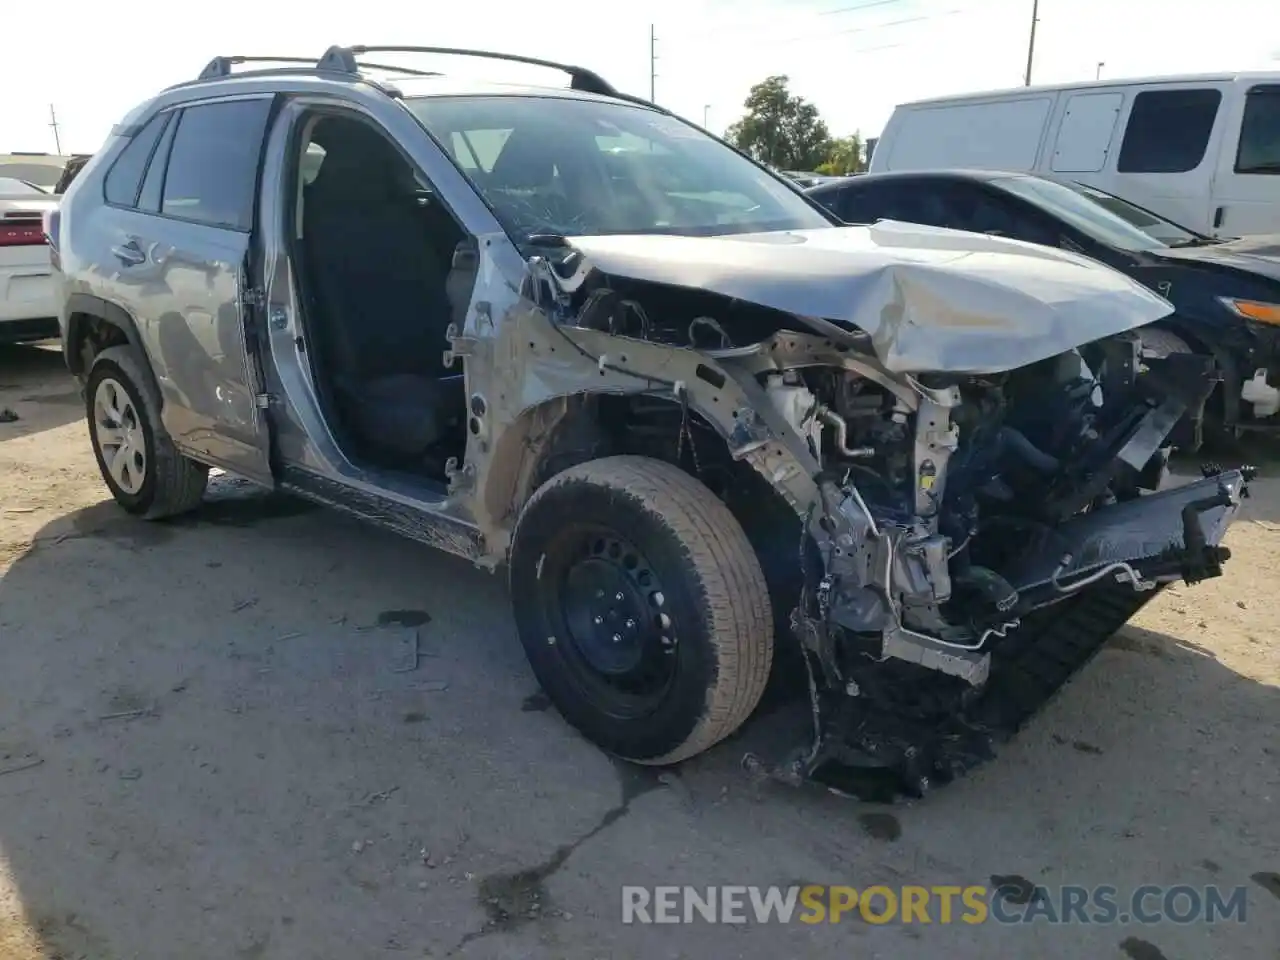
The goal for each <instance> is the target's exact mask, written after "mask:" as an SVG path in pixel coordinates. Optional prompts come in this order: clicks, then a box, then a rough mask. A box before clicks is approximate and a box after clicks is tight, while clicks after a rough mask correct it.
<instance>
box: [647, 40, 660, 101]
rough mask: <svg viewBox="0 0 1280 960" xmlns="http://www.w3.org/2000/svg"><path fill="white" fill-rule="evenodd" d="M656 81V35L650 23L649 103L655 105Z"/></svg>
mask: <svg viewBox="0 0 1280 960" xmlns="http://www.w3.org/2000/svg"><path fill="white" fill-rule="evenodd" d="M657 80H658V34H657V31H656V29H655V27H654V25H653V24H652V23H651V24H649V102H650V103H657V102H658V101H657V100H656V99H655V96H654V93H655V88H656V87H657Z"/></svg>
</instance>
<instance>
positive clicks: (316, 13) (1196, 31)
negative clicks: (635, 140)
mask: <svg viewBox="0 0 1280 960" xmlns="http://www.w3.org/2000/svg"><path fill="white" fill-rule="evenodd" d="M1031 7H1032V3H1031V0H648V2H647V3H646V2H637V0H578V2H577V3H563V2H561V3H556V4H549V3H543V2H539V0H472V2H440V0H436V2H424V0H368V2H354V3H334V2H332V0H314V2H312V3H299V2H286V0H213V2H210V3H207V4H205V3H201V4H198V5H197V4H193V3H189V2H188V3H179V2H177V0H168V2H163V0H131V2H129V3H127V4H123V5H121V4H119V3H104V2H102V0H61V2H59V3H57V4H54V5H51V6H49V7H47V8H46V9H44V10H42V11H41V12H40V13H39V15H37V12H36V7H35V5H33V4H17V3H9V4H6V5H5V11H4V12H3V13H0V30H2V31H3V34H2V35H3V36H4V37H5V38H6V40H7V42H6V43H5V44H4V54H3V56H0V91H3V93H2V94H0V152H6V151H12V150H36V151H47V152H50V153H52V152H53V150H54V139H53V132H52V130H51V129H50V128H49V125H48V124H49V105H50V103H52V104H54V106H55V108H56V111H57V117H58V123H59V131H60V133H61V137H62V147H63V151H64V152H68V153H69V152H73V151H74V152H86V153H87V152H92V151H94V150H96V149H97V148H98V147H99V146H100V145H101V144H102V141H103V139H104V137H105V136H106V135H107V133H108V131H109V130H110V128H111V125H112V124H113V123H115V122H116V121H117V120H118V119H119V118H120V117H121V115H122V114H123V113H124V112H125V111H126V110H128V109H129V108H130V107H131V106H133V105H134V104H135V103H137V102H138V101H139V100H141V99H144V98H145V97H147V96H148V95H149V94H151V93H153V92H154V91H156V90H157V89H159V88H160V87H162V86H165V85H167V84H170V83H174V82H177V81H180V80H185V79H189V78H191V77H194V76H195V75H196V74H197V73H198V72H199V70H200V68H201V67H202V66H203V65H204V64H205V63H206V62H207V61H208V60H209V59H210V58H211V57H213V56H215V55H218V54H237V53H239V54H281V55H306V56H309V55H316V56H318V55H319V54H320V53H321V52H323V50H324V49H325V47H327V46H329V45H330V44H332V43H365V44H370V45H372V44H380V43H385V44H390V43H407V44H424V45H426V44H430V45H437V46H460V47H484V48H488V49H493V50H503V51H509V52H513V53H526V54H531V55H535V56H542V57H547V58H550V59H558V60H563V61H567V62H571V63H580V64H582V65H583V66H587V67H591V68H593V69H595V70H596V71H597V72H600V73H602V74H603V75H604V76H605V77H607V78H608V79H610V80H611V81H612V82H613V83H614V84H615V85H616V86H619V87H621V88H622V89H625V90H629V91H632V92H634V93H638V94H642V95H644V96H648V94H649V26H650V24H651V23H652V24H653V25H654V28H655V31H656V34H657V45H656V50H657V54H658V61H657V73H658V77H657V83H656V92H657V100H658V102H659V103H661V104H663V105H664V106H667V107H669V108H671V109H674V110H675V111H677V112H678V113H681V114H683V115H685V116H687V117H689V118H690V119H693V120H697V121H701V120H702V118H703V111H704V108H706V111H707V119H708V123H709V124H710V126H711V127H712V128H713V129H715V130H717V131H719V130H723V128H724V127H725V126H727V125H728V124H729V123H731V122H732V121H733V120H735V119H737V117H738V116H739V115H740V114H741V112H742V110H741V105H742V101H743V99H744V98H745V96H746V94H747V90H748V89H749V88H750V86H751V84H752V83H754V82H756V81H759V80H761V79H763V78H764V77H766V76H768V75H770V74H775V73H781V74H787V75H788V76H789V77H790V78H791V85H792V89H793V90H794V91H795V92H797V93H799V94H801V95H802V96H804V97H807V98H809V99H810V100H812V101H813V102H814V103H816V104H817V106H818V108H819V109H820V110H821V112H822V115H823V117H824V118H825V119H826V120H827V122H828V125H829V126H830V127H831V130H832V133H833V134H844V133H851V132H854V131H855V130H858V131H861V132H862V133H863V134H864V135H867V136H874V135H875V134H876V133H878V132H879V130H880V128H881V126H882V125H883V124H884V122H885V120H886V119H887V118H888V116H889V113H890V112H891V110H892V108H893V106H894V104H896V103H899V102H901V101H904V100H911V99H918V98H920V97H926V96H933V95H938V94H945V93H961V92H965V91H972V90H985V89H995V88H1002V87H1009V86H1017V85H1019V84H1021V83H1022V77H1023V71H1024V70H1025V68H1026V55H1027V35H1028V31H1029V27H1030V21H1031ZM24 18H25V19H27V20H28V21H29V23H27V24H26V25H25V26H24V25H23V24H22V22H21V21H22V20H23V19H24ZM396 62H404V61H403V60H398V61H396ZM1099 62H1102V63H1103V64H1105V65H1104V66H1103V67H1102V76H1103V77H1104V78H1107V77H1111V78H1119V77H1131V76H1150V75H1153V74H1167V73H1186V72H1194V71H1207V70H1249V69H1273V70H1280V0H1040V24H1039V27H1038V31H1037V38H1036V57H1035V67H1034V73H1033V79H1034V81H1036V82H1042V83H1052V82H1064V81H1074V80H1088V79H1092V78H1093V77H1094V76H1095V73H1096V72H1097V69H1098V64H1099ZM456 64H457V61H450V63H449V66H450V68H452V67H454V66H455V65H456ZM435 66H443V64H442V63H441V62H439V61H437V62H436V63H435ZM476 70H477V68H475V67H474V66H473V67H470V68H469V70H468V72H470V73H472V74H475V73H476ZM521 75H523V76H529V74H528V72H527V71H525V72H524V73H523V74H521V73H516V74H512V73H511V72H509V71H506V70H504V71H496V72H495V73H494V76H495V78H497V79H504V80H505V79H519V78H520V76H521ZM537 76H539V79H541V74H537ZM557 82H558V81H557Z"/></svg>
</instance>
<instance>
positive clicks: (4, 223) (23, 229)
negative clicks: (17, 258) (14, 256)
mask: <svg viewBox="0 0 1280 960" xmlns="http://www.w3.org/2000/svg"><path fill="white" fill-rule="evenodd" d="M47 242H48V241H47V240H46V239H45V236H44V224H43V223H41V222H40V219H39V218H36V219H31V218H30V216H29V215H28V214H23V216H22V219H19V218H18V217H15V216H14V215H13V214H7V215H6V216H5V217H4V219H2V220H0V247H34V246H39V245H41V244H44V243H47Z"/></svg>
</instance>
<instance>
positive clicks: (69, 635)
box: [0, 347, 1280, 960]
mask: <svg viewBox="0 0 1280 960" xmlns="http://www.w3.org/2000/svg"><path fill="white" fill-rule="evenodd" d="M6 407H7V408H9V409H11V410H13V411H15V412H16V413H17V414H18V416H19V418H20V419H18V420H16V421H14V422H10V423H0V644H2V645H0V960H33V958H44V960H53V958H66V960H73V958H89V960H125V958H136V960H150V958H157V960H161V958H163V960H172V958H176V957H180V958H183V960H202V958H246V960H275V958H280V960H283V958H335V960H336V958H342V960H361V958H365V957H370V958H375V957H384V956H385V957H396V956H406V957H444V956H458V957H463V958H498V957H521V958H535V957H537V958H540V957H547V958H579V957H581V958H605V957H608V958H632V957H634V958H645V960H650V958H654V960H656V958H676V957H699V958H703V957H714V958H717V960H720V958H731V957H743V958H778V957H787V956H808V957H828V956H829V957H859V958H873V957H884V958H894V960H912V958H925V957H941V956H947V957H955V958H962V960H963V958H978V957H991V956H999V957H1035V958H1082V957H1088V958H1094V960H1105V958H1110V957H1116V958H1121V960H1123V958H1125V957H1128V958H1130V960H1161V958H1165V960H1207V958H1215V960H1217V958H1237V957H1238V958H1263V960H1266V958H1270V960H1276V958H1280V827H1278V826H1277V819H1278V813H1280V811H1278V804H1277V801H1280V737H1278V736H1277V731H1278V730H1280V643H1278V642H1277V634H1278V629H1277V628H1278V626H1280V605H1278V604H1277V603H1276V600H1275V596H1276V592H1277V588H1276V580H1275V578H1276V577H1277V575H1278V572H1280V479H1271V478H1269V477H1268V476H1267V473H1268V471H1267V470H1265V469H1264V472H1263V476H1262V478H1261V479H1260V480H1259V481H1257V482H1256V483H1255V484H1254V497H1253V499H1252V500H1250V501H1249V502H1248V503H1247V507H1246V511H1245V513H1244V515H1243V519H1242V520H1241V521H1240V522H1239V523H1238V524H1237V525H1236V526H1235V527H1234V528H1233V529H1232V532H1231V534H1230V536H1229V538H1228V543H1229V545H1230V547H1231V548H1232V550H1233V551H1234V557H1233V559H1232V560H1231V562H1230V566H1229V572H1228V575H1227V576H1226V577H1225V578H1224V579H1221V580H1218V581H1214V582H1211V583H1208V584H1204V585H1201V586H1199V587H1195V588H1187V587H1179V588H1178V589H1176V590H1174V591H1172V592H1171V593H1169V594H1166V595H1165V596H1164V597H1162V598H1160V600H1158V601H1157V602H1156V604H1155V605H1154V606H1153V607H1151V608H1148V610H1147V611H1145V612H1144V613H1143V615H1142V616H1141V619H1140V621H1139V622H1138V623H1137V624H1135V625H1131V626H1130V627H1127V628H1126V629H1125V630H1124V631H1122V632H1121V633H1120V634H1118V635H1117V637H1116V638H1115V639H1114V640H1113V641H1112V643H1111V644H1110V647H1109V649H1107V650H1106V651H1105V652H1104V653H1103V654H1102V655H1101V656H1100V657H1099V658H1098V659H1097V660H1095V661H1094V662H1093V664H1092V665H1091V666H1090V667H1089V668H1088V669H1087V670H1086V671H1085V672H1084V673H1083V674H1082V675H1081V676H1079V677H1078V678H1077V679H1076V680H1075V681H1074V682H1073V683H1072V684H1071V685H1070V686H1069V688H1068V689H1067V690H1066V691H1065V692H1064V694H1063V695H1062V696H1061V697H1059V698H1057V699H1056V700H1055V701H1054V702H1053V703H1052V704H1051V705H1050V707H1049V708H1048V709H1047V710H1046V711H1045V713H1044V714H1043V715H1042V716H1040V717H1039V718H1038V719H1037V721H1036V722H1035V723H1034V724H1033V725H1032V726H1031V727H1030V729H1028V730H1027V731H1025V733H1024V734H1023V735H1022V736H1021V737H1020V738H1018V739H1017V740H1016V741H1015V742H1014V743H1012V744H1010V745H1009V746H1007V747H1005V748H1004V750H1003V751H1002V752H1001V754H1000V756H999V757H998V758H997V759H996V760H995V761H993V762H992V763H990V764H988V765H987V766H985V767H984V768H982V769H981V770H979V771H977V772H976V773H975V774H973V775H972V776H970V777H968V778H966V779H965V780H962V781H960V782H958V783H956V784H954V785H952V786H950V787H948V788H947V789H945V790H943V791H940V792H938V793H936V794H934V795H933V796H931V797H929V798H927V799H926V800H924V801H922V802H918V803H913V804H906V805H896V806H893V807H887V806H878V805H873V804H867V803H862V802H859V801H854V800H849V799H845V798H840V797H836V796H833V795H831V794H829V793H826V792H824V791H822V790H820V789H817V788H804V789H792V788H788V787H784V786H780V785H776V784H767V783H764V784H762V783H757V782H754V781H752V780H750V779H748V778H747V776H746V774H744V773H743V772H742V771H741V769H740V766H739V761H740V758H741V755H742V752H743V747H742V744H741V742H729V743H726V744H723V745H721V746H720V747H718V748H716V749H715V750H713V751H711V752H710V753H709V754H707V755H704V756H703V757H700V758H698V759H696V760H694V761H692V762H690V763H687V764H685V765H684V766H683V767H681V768H680V769H679V771H678V773H675V774H672V773H666V774H661V775H659V774H656V773H653V772H646V771H639V770H634V769H631V768H628V767H626V766H624V765H615V764H613V763H611V762H610V761H609V760H608V759H606V758H605V757H604V756H602V755H601V754H600V753H599V752H598V751H597V750H595V749H594V748H593V747H592V746H591V745H589V744H588V743H586V742H584V741H583V740H581V739H580V738H579V737H578V736H576V735H575V734H574V733H573V732H572V731H571V730H569V729H568V728H567V727H566V725H565V724H564V723H563V722H562V721H561V720H560V718H559V717H558V716H557V714H556V713H555V711H554V710H550V709H548V708H547V704H546V701H545V699H544V698H543V697H542V696H541V695H540V694H539V692H538V690H537V688H536V685H535V683H534V681H533V679H532V676H531V675H530V673H529V671H528V669H527V667H526V665H525V661H524V657H523V654H522V652H521V650H520V647H519V644H518V642H517V640H516V637H515V635H514V630H513V627H512V624H511V620H510V617H509V614H508V612H507V605H506V597H505V590H504V586H503V584H502V582H501V581H500V580H499V579H498V578H496V577H493V576H491V575H489V574H485V573H482V572H478V571H476V570H473V569H472V568H471V567H469V566H468V565H467V564H465V563H462V562H460V561H456V560H453V559H451V558H448V557H445V556H441V555H438V554H435V553H433V552H431V551H429V550H427V549H425V548H422V547H419V546H417V545H415V544H412V543H409V542H407V541H403V540H399V539H397V538H395V537H394V536H391V535H389V534H385V533H382V532H379V531H376V530H373V529H369V528H367V527H364V526H361V525H359V524H358V523H356V522H354V521H352V520H349V519H346V518H344V517H341V516H337V515H335V514H332V513H329V512H327V511H323V510H319V509H313V508H310V507H308V506H305V505H301V504H297V503H293V502H291V501H287V500H280V499H277V498H275V497H262V496H257V495H253V496H249V495H246V494H245V491H244V490H242V489H241V488H240V487H239V486H237V485H235V484H232V483H227V482H223V483H221V484H219V485H218V489H217V490H215V492H214V495H213V496H212V497H211V498H210V502H209V503H208V504H207V505H206V507H205V508H204V509H203V510H202V511H201V512H200V513H199V514H198V515H197V516H195V517H194V518H191V519H188V520H183V521H181V522H177V523H170V524H146V523H142V522H140V521H134V520H132V519H130V518H128V517H126V516H125V515H124V514H123V513H121V512H120V511H118V510H117V509H116V508H115V507H114V506H113V505H112V504H111V503H109V502H107V497H106V491H105V488H104V487H103V485H102V483H101V481H100V479H99V477H98V473H97V470H96V468H95V465H94V463H93V460H92V456H91V454H90V451H89V446H88V443H87V439H86V436H85V428H84V424H83V420H82V406H81V402H80V399H79V396H78V391H77V389H76V387H75V385H74V383H73V382H72V381H71V380H70V379H69V378H68V376H67V375H66V373H65V371H64V370H63V368H62V365H61V360H60V357H59V356H58V354H57V353H56V352H55V351H52V350H48V349H45V348H34V347H23V348H0V408H6ZM1272 472H1273V473H1274V472H1275V471H1274V469H1273V470H1272ZM415 631H416V635H417V637H418V638H419V639H418V642H419V644H420V650H419V652H420V653H421V654H422V656H421V657H420V658H419V659H418V660H417V661H416V663H417V666H416V668H415V667H414V663H415V660H414V657H413V655H412V653H413V652H412V640H411V638H412V636H413V635H414V632H415ZM750 734H751V730H750V729H749V730H748V731H747V732H746V734H745V735H746V736H750ZM996 878H1006V879H1007V878H1018V879H1019V880H1020V879H1022V878H1025V879H1026V880H1028V881H1030V882H1031V883H1034V884H1045V885H1048V886H1050V887H1053V886H1056V885H1061V884H1079V885H1083V886H1095V885H1099V884H1110V885H1113V886H1115V887H1116V888H1118V889H1119V890H1120V891H1121V892H1122V898H1123V895H1124V892H1125V891H1131V890H1133V889H1134V888H1136V887H1138V886H1139V885H1141V884H1163V885H1174V884H1187V885H1191V886H1194V887H1198V888H1203V886H1204V885H1206V884H1218V885H1220V886H1222V887H1224V888H1228V889H1230V888H1234V887H1238V886H1242V887H1245V888H1247V906H1248V913H1247V918H1246V920H1245V922H1244V923H1238V922H1227V923H1218V924H1213V925H1209V924H1191V925H1177V924H1174V923H1170V922H1165V923H1159V924H1149V925H1140V924H1136V923H1130V924H1118V923H1112V924H1096V923H1095V924H1088V925H1082V924H1073V925H1051V924H1047V923H1034V924H1023V925H1018V926H1009V925H1000V924H995V923H986V924H981V925H967V924H963V923H955V924H951V925H944V924H942V923H940V922H939V918H938V917H937V916H936V914H935V916H934V917H933V922H932V923H930V924H927V925H926V924H921V923H918V922H917V923H911V924H904V923H900V922H896V921H895V922H893V923H888V924H884V925H876V924H871V923H867V922H864V921H862V920H860V919H849V918H845V922H843V923H840V924H838V925H829V924H828V925H811V926H806V925H804V924H798V923H796V924H791V925H786V926H783V925H776V924H772V925H758V924H754V923H752V924H747V925H744V926H712V925H709V924H706V923H703V922H695V923H694V924H691V925H679V926H658V925H651V926H645V925H624V924H623V923H622V922H621V886H622V885H623V884H696V885H700V886H702V885H706V884H744V885H753V884H754V885H767V884H782V885H789V884H795V883H833V884H850V885H853V886H857V887H866V886H869V885H872V884H885V885H888V886H890V887H900V886H901V885H903V884H922V885H926V886H934V885H939V884H955V885H960V886H967V885H971V884H985V885H988V886H994V885H998V883H999V882H1000V881H999V880H998V879H996Z"/></svg>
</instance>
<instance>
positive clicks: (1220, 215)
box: [1213, 207, 1227, 230]
mask: <svg viewBox="0 0 1280 960" xmlns="http://www.w3.org/2000/svg"><path fill="white" fill-rule="evenodd" d="M1226 216H1227V208H1226V207H1219V208H1218V209H1217V210H1215V211H1214V213H1213V228H1214V229H1215V230H1216V229H1218V227H1220V226H1222V221H1223V220H1224V219H1226Z"/></svg>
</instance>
